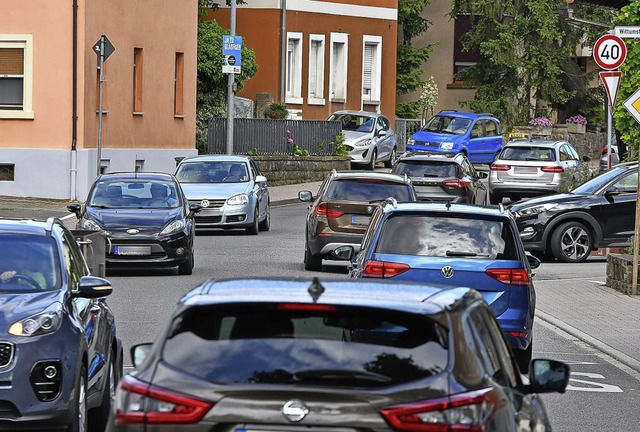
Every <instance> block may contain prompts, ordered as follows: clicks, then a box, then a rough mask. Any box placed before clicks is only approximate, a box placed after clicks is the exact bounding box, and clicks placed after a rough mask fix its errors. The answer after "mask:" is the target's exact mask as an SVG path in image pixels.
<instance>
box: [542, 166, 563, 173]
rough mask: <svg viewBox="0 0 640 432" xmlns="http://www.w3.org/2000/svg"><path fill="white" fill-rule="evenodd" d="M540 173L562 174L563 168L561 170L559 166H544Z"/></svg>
mask: <svg viewBox="0 0 640 432" xmlns="http://www.w3.org/2000/svg"><path fill="white" fill-rule="evenodd" d="M540 171H543V172H550V173H561V172H564V168H562V167H561V166H546V167H542V168H540Z"/></svg>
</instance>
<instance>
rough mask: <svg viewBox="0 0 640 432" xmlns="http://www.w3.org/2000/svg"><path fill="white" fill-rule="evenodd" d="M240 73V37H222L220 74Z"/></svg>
mask: <svg viewBox="0 0 640 432" xmlns="http://www.w3.org/2000/svg"><path fill="white" fill-rule="evenodd" d="M241 72H242V36H229V35H226V36H223V37H222V73H229V74H239V73H241Z"/></svg>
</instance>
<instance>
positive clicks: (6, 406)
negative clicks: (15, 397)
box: [0, 400, 20, 419]
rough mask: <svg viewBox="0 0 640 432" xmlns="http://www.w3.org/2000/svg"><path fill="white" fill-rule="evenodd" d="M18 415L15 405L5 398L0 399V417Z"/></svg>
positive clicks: (15, 416)
mask: <svg viewBox="0 0 640 432" xmlns="http://www.w3.org/2000/svg"><path fill="white" fill-rule="evenodd" d="M17 417H20V411H18V408H16V406H15V405H14V404H13V403H11V402H9V401H6V400H0V418H3V419H6V418H17Z"/></svg>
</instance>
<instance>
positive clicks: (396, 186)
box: [298, 170, 416, 271]
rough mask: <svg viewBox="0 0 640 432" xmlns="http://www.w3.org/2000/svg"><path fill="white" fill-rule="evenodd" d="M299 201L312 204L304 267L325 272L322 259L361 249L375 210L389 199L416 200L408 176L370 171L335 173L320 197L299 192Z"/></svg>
mask: <svg viewBox="0 0 640 432" xmlns="http://www.w3.org/2000/svg"><path fill="white" fill-rule="evenodd" d="M298 197H299V198H300V201H303V202H310V203H311V205H310V206H309V211H308V212H307V222H306V229H305V250H304V268H305V269H306V270H313V271H322V260H323V259H326V258H330V257H331V252H332V251H333V250H334V249H335V248H336V247H338V246H342V245H345V244H350V245H352V246H353V247H354V248H358V247H359V245H360V242H361V241H362V235H363V234H364V232H365V230H366V229H367V226H368V225H369V220H370V219H371V213H373V209H374V208H375V207H376V205H378V204H379V203H381V202H382V201H384V200H385V199H387V198H388V197H394V198H396V199H397V200H399V201H415V200H416V195H415V191H414V189H413V186H412V185H411V180H410V179H409V178H408V177H407V176H399V175H396V174H389V173H372V172H367V171H361V172H358V171H336V170H333V171H331V173H330V174H329V175H328V176H327V177H326V179H325V180H324V182H323V183H322V185H321V186H320V189H319V190H318V195H317V196H315V197H314V196H313V194H312V193H311V191H300V192H299V193H298Z"/></svg>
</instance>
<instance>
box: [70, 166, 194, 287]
mask: <svg viewBox="0 0 640 432" xmlns="http://www.w3.org/2000/svg"><path fill="white" fill-rule="evenodd" d="M67 208H68V209H69V211H71V212H73V213H75V214H76V216H77V217H78V223H77V228H78V229H80V230H93V231H98V230H104V231H106V233H107V240H108V249H107V256H106V264H107V267H108V268H115V267H176V266H177V267H178V273H179V274H181V275H190V274H192V272H193V266H194V254H193V242H194V236H195V224H194V214H195V213H197V212H198V211H200V209H201V208H202V207H201V206H200V205H198V204H191V205H190V204H189V202H188V201H187V199H186V198H185V196H184V193H183V191H182V188H181V187H180V184H179V183H178V181H177V180H176V178H175V177H174V176H173V175H171V174H164V173H135V172H130V173H129V172H125V173H110V174H102V175H100V176H99V177H98V178H97V179H96V180H95V181H94V183H93V185H92V186H91V189H90V190H89V195H88V197H87V201H86V202H85V204H84V206H81V205H80V204H69V205H68V206H67Z"/></svg>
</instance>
